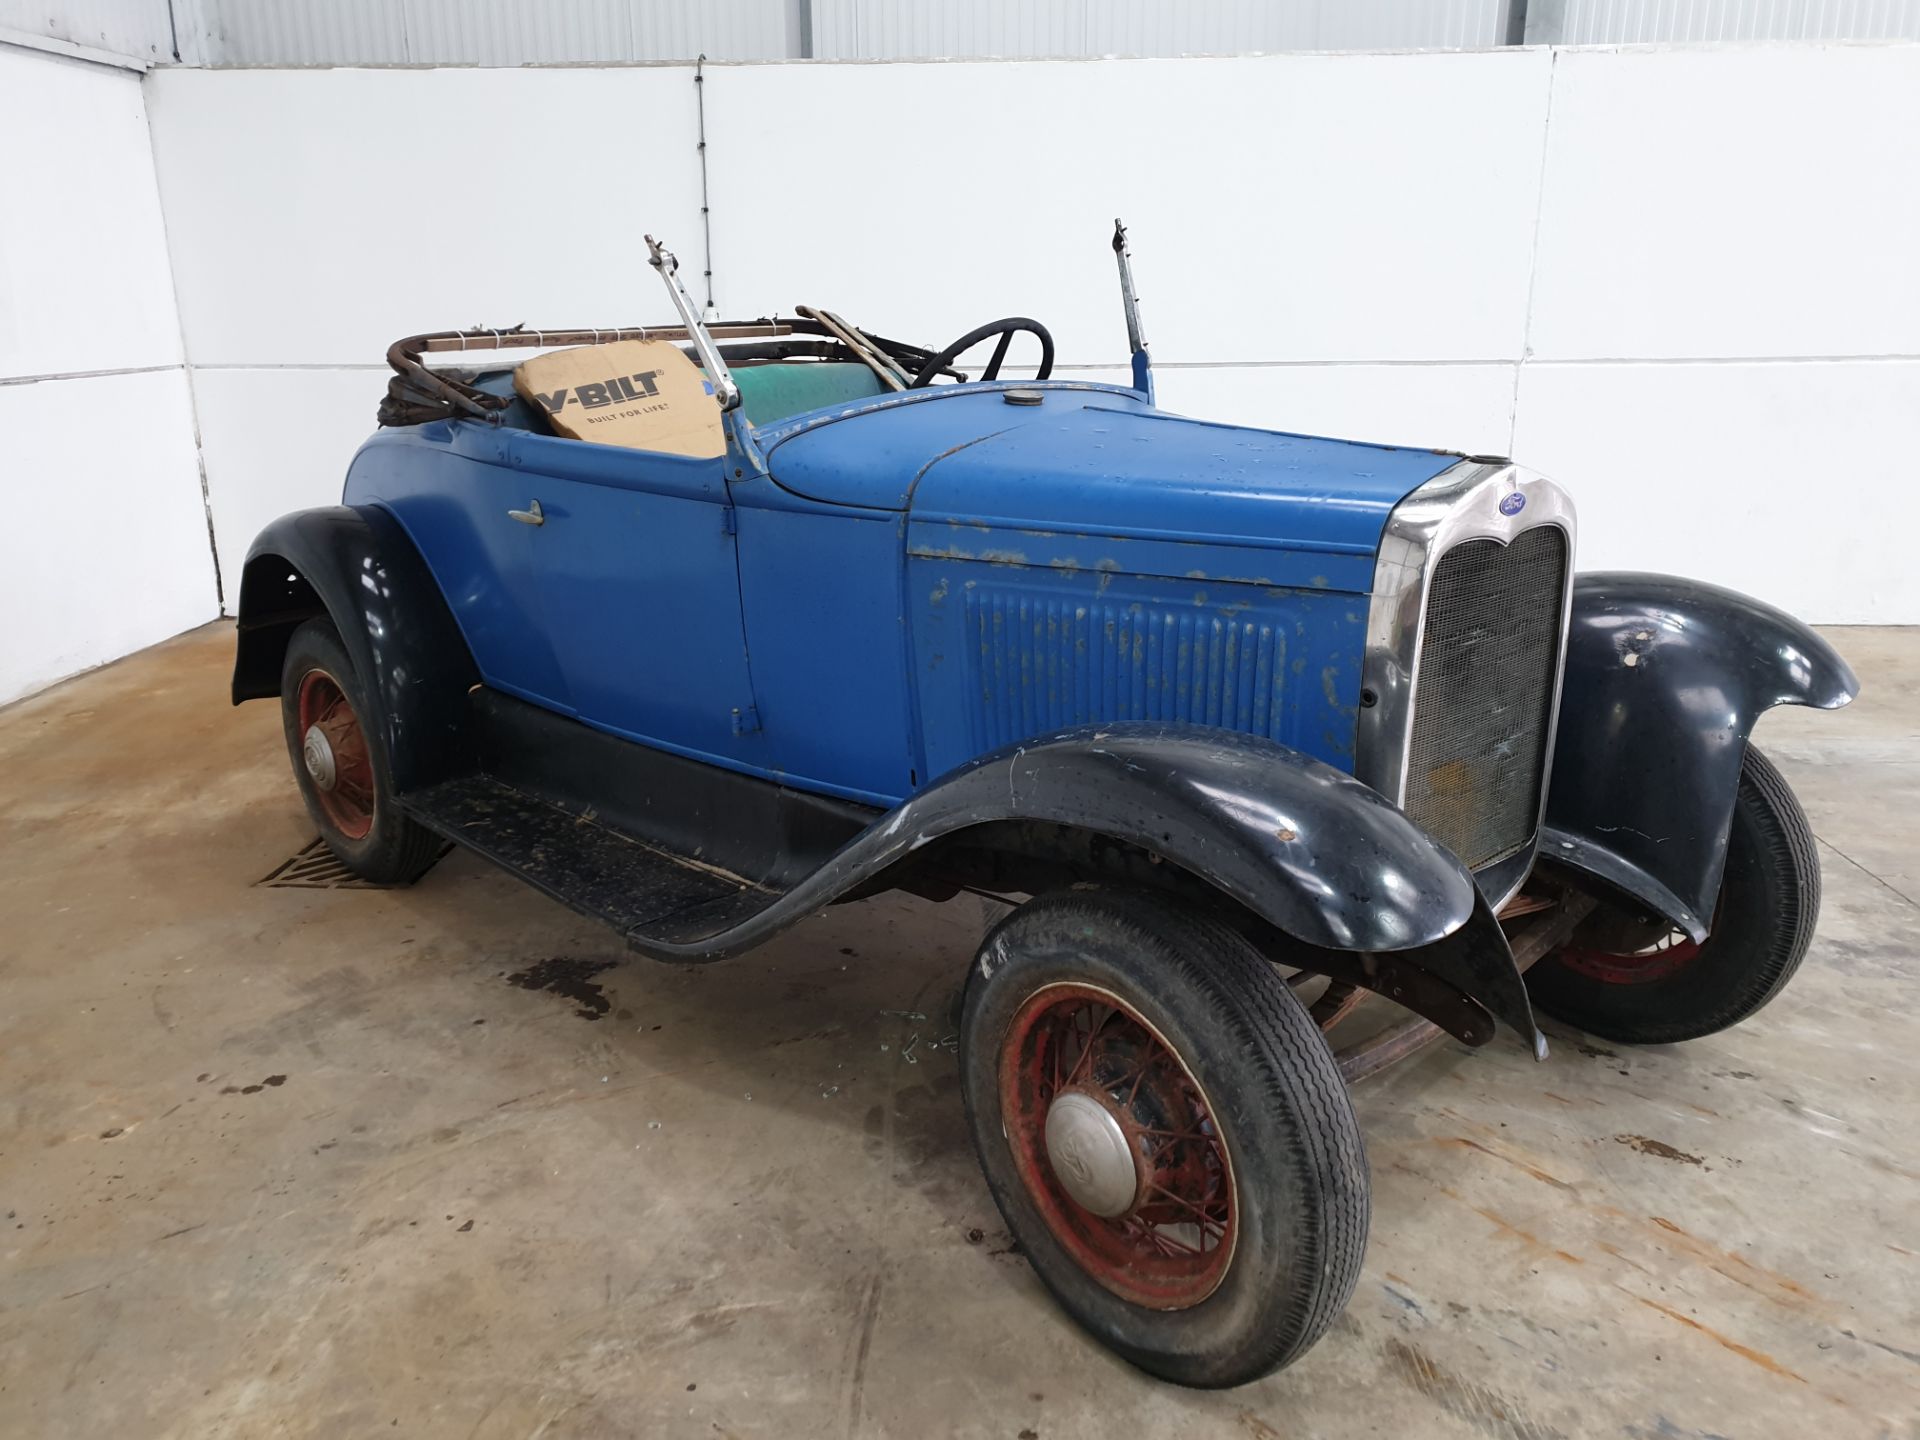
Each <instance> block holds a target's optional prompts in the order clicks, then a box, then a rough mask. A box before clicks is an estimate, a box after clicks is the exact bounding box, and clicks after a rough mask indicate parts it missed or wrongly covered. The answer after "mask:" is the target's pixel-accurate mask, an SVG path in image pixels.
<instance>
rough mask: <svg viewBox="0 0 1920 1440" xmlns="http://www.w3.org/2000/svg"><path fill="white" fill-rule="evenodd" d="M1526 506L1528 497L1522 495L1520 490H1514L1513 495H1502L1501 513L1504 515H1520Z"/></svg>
mask: <svg viewBox="0 0 1920 1440" xmlns="http://www.w3.org/2000/svg"><path fill="white" fill-rule="evenodd" d="M1526 508H1527V497H1526V496H1524V495H1522V494H1521V493H1520V492H1519V491H1518V490H1516V491H1514V492H1513V493H1512V494H1511V495H1506V496H1502V497H1501V500H1500V513H1501V514H1502V515H1518V514H1519V513H1520V512H1521V511H1522V510H1524V509H1526Z"/></svg>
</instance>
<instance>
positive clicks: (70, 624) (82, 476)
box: [0, 370, 219, 704]
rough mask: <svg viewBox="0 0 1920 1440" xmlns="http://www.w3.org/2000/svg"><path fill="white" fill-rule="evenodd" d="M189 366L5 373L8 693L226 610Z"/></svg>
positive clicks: (2, 685) (0, 414)
mask: <svg viewBox="0 0 1920 1440" xmlns="http://www.w3.org/2000/svg"><path fill="white" fill-rule="evenodd" d="M190 413H191V412H190V410H189V407H188V399H187V378H186V375H185V373H184V372H183V371H180V370H161V371H152V372H147V373H144V374H132V375H105V376H94V377H91V378H88V379H85V380H42V381H40V382H38V383H36V384H27V385H0V436H3V437H5V439H4V446H5V449H4V456H5V464H4V473H5V477H6V486H5V490H4V494H5V496H6V523H5V524H4V525H0V616H5V617H6V628H5V634H4V638H3V639H0V704H4V703H6V702H7V701H9V700H15V699H18V698H19V697H20V696H22V695H25V694H28V693H29V692H31V691H34V690H37V689H39V688H41V687H42V686H44V685H48V684H51V683H52V682H53V681H55V680H58V679H61V678H62V677H63V676H67V675H71V674H74V673H75V672H76V671H80V670H85V669H87V668H89V667H91V666H94V665H100V664H104V663H105V662H106V661H108V660H115V659H118V658H119V657H120V656H122V655H126V654H129V653H130V652H132V651H134V650H138V649H141V648H142V647H144V646H147V645H151V644H154V643H155V642H156V641H159V640H164V639H166V638H167V637H168V636H169V635H177V634H179V633H180V632H181V631H182V630H186V629H189V628H191V627H192V626H195V625H199V624H202V623H204V622H205V621H208V620H211V619H213V618H214V617H215V616H216V615H218V614H219V605H218V603H217V601H216V600H215V597H214V581H213V560H212V557H211V556H210V555H209V554H208V551H207V520H206V511H205V509H204V507H203V506H202V505H201V501H200V478H199V470H198V467H197V465H196V463H195V458H194V452H193V426H192V422H191V419H190Z"/></svg>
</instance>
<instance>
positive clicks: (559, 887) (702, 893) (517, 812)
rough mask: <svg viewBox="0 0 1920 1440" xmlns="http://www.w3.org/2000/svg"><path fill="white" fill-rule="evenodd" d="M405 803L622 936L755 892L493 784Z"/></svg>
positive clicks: (464, 782) (429, 793) (425, 820)
mask: <svg viewBox="0 0 1920 1440" xmlns="http://www.w3.org/2000/svg"><path fill="white" fill-rule="evenodd" d="M400 803H401V805H402V806H403V807H404V808H405V810H406V811H407V813H408V814H409V815H411V816H413V818H414V819H416V820H418V821H419V822H420V823H421V824H423V825H425V826H427V827H428V828H429V829H432V830H436V831H438V832H439V833H440V834H442V835H444V836H446V837H447V838H448V839H449V840H452V841H454V842H456V843H457V844H460V845H464V846H466V847H467V848H468V849H469V850H474V851H477V852H478V853H479V854H481V855H484V856H485V857H486V858H487V859H489V860H491V861H493V862H494V863H495V864H497V865H500V866H502V867H503V868H505V869H507V870H509V871H511V872H512V873H513V874H515V875H518V876H519V877H520V878H521V879H522V880H525V881H526V882H527V883H528V884H529V885H532V886H534V887H535V888H537V889H540V890H543V891H545V892H546V893H547V894H549V895H551V896H552V897H553V898H554V899H556V900H558V901H560V902H562V903H563V904H566V905H569V906H571V907H572V908H573V909H575V910H578V911H579V912H580V913H581V914H583V915H590V916H592V917H593V918H595V919H597V920H604V921H606V922H607V923H608V924H609V925H612V926H614V927H615V928H616V929H618V930H620V931H622V932H623V933H624V932H626V931H629V930H632V929H634V928H636V927H648V926H652V925H655V924H658V923H659V922H661V921H663V920H665V919H667V918H668V917H670V916H673V915H676V914H678V913H680V912H681V911H684V910H687V909H689V908H692V907H695V906H702V905H707V904H710V903H712V902H714V901H721V900H737V899H739V898H741V897H742V896H743V894H744V893H745V892H749V891H752V890H753V889H754V888H755V887H753V886H751V885H749V884H748V883H747V882H746V881H745V880H742V879H740V878H738V877H737V876H732V875H728V874H726V873H725V872H723V871H718V870H715V869H712V868H711V867H707V866H701V865H698V864H696V863H692V862H689V861H687V860H683V859H680V858H678V857H676V856H673V855H670V854H668V853H666V852H665V851H663V850H657V849H655V848H653V847H652V846H650V845H647V844H644V843H643V842H641V841H640V840H637V839H635V838H634V837H633V836H631V835H628V834H626V833H624V832H622V831H619V830H615V829H612V828H611V827H609V826H606V825H602V824H600V823H599V822H597V821H595V820H591V819H587V818H585V817H583V816H580V815H575V814H573V813H571V812H569V811H567V810H564V809H562V808H561V807H560V806H558V805H555V804H552V803H550V802H549V801H546V800H542V799H539V798H538V797H536V796H533V795H529V794H526V793H525V792H523V791H520V790H515V789H514V788H513V787H511V786H509V785H505V784H503V783H501V782H500V781H498V780H495V779H493V778H492V777H491V776H487V775H470V776H467V777H465V778H463V779H460V780H448V781H444V782H443V783H441V784H439V785H434V786H431V787H429V788H428V789H425V790H417V791H413V792H412V793H410V794H408V795H406V796H404V797H402V799H401V802H400ZM765 898H767V897H764V896H763V897H762V901H763V903H764V899H765Z"/></svg>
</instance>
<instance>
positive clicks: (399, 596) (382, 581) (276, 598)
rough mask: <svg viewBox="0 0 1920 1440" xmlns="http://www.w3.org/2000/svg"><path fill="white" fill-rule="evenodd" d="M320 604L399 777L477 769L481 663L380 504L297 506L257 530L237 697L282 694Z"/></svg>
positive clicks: (401, 782) (418, 779)
mask: <svg viewBox="0 0 1920 1440" xmlns="http://www.w3.org/2000/svg"><path fill="white" fill-rule="evenodd" d="M320 614H325V615H326V616H328V617H329V618H330V619H332V621H333V624H334V628H335V629H337V630H338V631H339V632H340V639H341V642H342V643H343V644H344V645H345V646H346V647H347V654H348V655H350V656H351V657H352V658H353V665H354V669H355V671H356V672H357V673H358V675H359V677H360V680H361V683H362V684H363V686H364V687H365V689H366V691H367V703H368V704H369V705H370V706H371V707H372V708H373V710H374V711H375V713H374V714H373V715H372V716H369V717H364V718H365V719H367V721H368V723H370V724H372V725H374V726H376V727H377V728H378V729H379V730H380V732H381V733H382V734H383V735H384V736H385V738H386V748H387V755H388V758H389V761H390V763H391V766H392V772H393V782H394V788H395V789H396V790H400V791H406V790H411V789H414V788H416V787H418V786H421V785H430V784H432V783H434V782H435V781H437V780H442V779H445V778H447V777H448V776H450V775H454V774H458V773H461V772H462V771H463V770H465V769H468V768H470V767H471V763H472V762H471V756H470V748H469V746H470V742H469V737H468V715H469V713H470V712H469V708H468V704H467V692H468V690H470V689H471V688H472V687H473V686H474V685H476V684H478V683H479V680H480V675H479V672H478V670H477V669H476V667H475V666H474V663H473V657H472V654H471V652H470V651H469V650H468V649H467V642H466V639H465V637H464V636H462V635H461V633H460V628H459V626H458V625H457V624H456V623H455V622H454V618H453V612H452V611H451V610H449V609H448V607H447V602H446V597H445V596H444V595H442V594H441V593H440V586H439V584H438V582H437V581H435V580H434V578H433V574H432V572H431V571H430V570H428V569H427V563H426V561H425V560H423V559H422V558H421V556H420V552H419V550H417V549H416V548H415V547H414V544H413V541H412V540H411V539H410V538H409V537H408V536H407V533H406V531H404V530H403V529H401V528H400V522H399V521H397V520H395V519H394V518H393V517H392V516H391V515H389V514H387V512H386V511H384V510H381V509H379V508H377V507H375V506H370V505H355V506H349V505H330V506H327V507H325V508H324V509H318V510H300V511H296V512H295V513H293V514H291V515H285V516H282V517H281V518H280V519H278V520H276V521H274V522H273V523H272V524H271V525H269V526H268V527H267V528H266V529H265V530H263V531H261V532H260V536H259V538H258V539H257V540H255V541H254V542H253V548H252V549H251V550H249V551H248V552H247V564H246V569H245V570H244V571H243V572H242V575H241V580H240V613H239V644H238V649H237V652H236V654H235V657H234V667H233V703H234V704H236V705H238V704H239V703H240V702H241V701H243V700H255V699H265V698H267V697H269V696H275V695H278V694H279V693H280V666H281V661H282V659H283V658H284V656H285V654H286V649H287V641H288V640H289V639H290V638H291V636H292V634H293V632H294V630H295V629H296V628H297V627H298V626H299V625H300V624H301V622H303V621H305V620H308V619H311V618H313V617H315V616H317V615H320Z"/></svg>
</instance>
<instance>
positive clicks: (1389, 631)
mask: <svg viewBox="0 0 1920 1440" xmlns="http://www.w3.org/2000/svg"><path fill="white" fill-rule="evenodd" d="M1514 495H1518V496H1520V497H1521V503H1520V504H1519V505H1518V506H1517V507H1516V506H1515V505H1514V503H1513V501H1512V500H1511V499H1510V498H1509V497H1511V496H1514ZM1503 507H1504V508H1503ZM1508 510H1511V511H1512V512H1513V513H1511V514H1508V513H1507V511H1508ZM1541 525H1558V526H1559V527H1560V529H1561V530H1562V531H1563V532H1564V533H1565V534H1566V537H1567V580H1566V586H1565V589H1564V592H1563V594H1562V597H1561V602H1560V644H1559V649H1558V652H1557V660H1556V665H1555V670H1554V677H1553V701H1552V704H1551V705H1550V706H1549V707H1548V710H1547V735H1546V743H1545V746H1544V747H1543V753H1542V770H1541V775H1540V814H1539V815H1537V816H1536V817H1535V818H1534V844H1535V847H1536V848H1537V847H1538V845H1539V837H1540V829H1541V825H1542V823H1543V822H1544V820H1545V816H1546V807H1547V790H1548V788H1549V786H1550V784H1551V781H1552V778H1553V750H1554V739H1555V736H1556V732H1557V731H1558V729H1559V723H1560V688H1561V682H1562V681H1563V679H1564V678H1565V675H1566V668H1567V626H1568V623H1569V621H1570V620H1571V618H1572V611H1573V562H1574V549H1575V540H1576V537H1577V526H1576V520H1575V515H1574V508H1573V500H1572V498H1571V497H1570V496H1569V495H1568V494H1567V492H1566V491H1564V490H1562V489H1561V488H1560V487H1559V486H1558V485H1556V484H1554V483H1553V482H1552V481H1551V480H1548V479H1546V478H1544V477H1543V476H1540V475H1536V474H1534V473H1533V472H1532V471H1530V470H1524V469H1522V468H1521V467H1520V466H1518V465H1513V464H1510V463H1508V462H1506V461H1504V460H1462V461H1460V462H1459V463H1458V464H1455V465H1451V466H1449V467H1448V468H1447V469H1446V470H1444V471H1442V472H1441V473H1440V474H1438V475H1436V476H1434V478H1433V479H1431V480H1429V481H1427V483H1426V484H1424V485H1422V486H1421V487H1420V488H1419V489H1417V490H1415V491H1414V492H1413V493H1412V494H1411V495H1409V496H1407V498H1406V499H1404V500H1402V501H1401V502H1400V503H1399V504H1398V505H1396V506H1395V507H1394V510H1393V513H1392V514H1391V515H1390V516H1388V517H1387V524H1386V529H1385V532H1384V533H1383V534H1382V535H1381V537H1380V553H1379V556H1378V558H1377V559H1376V560H1375V561H1374V571H1373V594H1372V598H1371V601H1370V603H1369V605H1368V609H1367V639H1366V658H1365V659H1364V661H1363V662H1362V665H1361V672H1360V675H1361V678H1360V683H1361V687H1362V694H1361V707H1360V716H1359V722H1358V725H1357V727H1356V735H1355V764H1354V775H1355V777H1356V778H1357V779H1359V780H1361V781H1364V782H1365V783H1366V784H1368V785H1371V786H1372V787H1373V788H1374V789H1375V790H1378V791H1379V792H1380V793H1381V794H1382V795H1384V796H1386V797H1387V798H1388V799H1389V800H1391V801H1393V803H1394V804H1395V805H1399V806H1404V805H1405V804H1406V798H1407V755H1408V752H1409V750H1410V749H1411V747H1412V742H1413V713H1414V706H1415V705H1416V704H1417V703H1418V700H1419V697H1418V695H1416V694H1415V689H1416V684H1415V682H1416V679H1417V677H1418V676H1419V673H1420V646H1421V642H1422V640H1423V639H1424V638H1425V637H1424V630H1425V626H1424V621H1425V617H1426V613H1427V592H1428V588H1429V586H1430V585H1431V583H1432V579H1433V569H1434V565H1435V563H1436V562H1437V561H1438V560H1439V558H1440V557H1441V556H1442V555H1444V554H1445V553H1446V552H1447V551H1449V550H1451V549H1452V548H1453V547H1454V546H1455V545H1458V544H1460V543H1462V542H1463V541H1467V540H1497V541H1498V542H1499V543H1500V544H1502V545H1508V544H1511V543H1512V542H1513V539H1514V537H1515V536H1517V535H1520V534H1522V533H1523V532H1525V531H1528V530H1532V529H1535V528H1537V527H1538V526H1541ZM1368 695H1371V696H1372V697H1373V703H1372V704H1368V703H1367V696H1368ZM1523 853H1527V854H1528V859H1529V864H1528V865H1526V866H1516V865H1515V864H1514V860H1515V858H1517V857H1509V858H1508V859H1507V860H1504V861H1502V862H1500V863H1499V864H1498V865H1492V866H1488V867H1486V871H1485V873H1486V874H1487V878H1488V879H1489V880H1490V881H1492V882H1494V883H1495V884H1496V886H1497V887H1499V888H1504V889H1505V890H1506V893H1505V894H1502V895H1488V896H1487V900H1488V903H1489V904H1491V905H1493V906H1494V907H1495V908H1496V909H1497V908H1498V907H1499V906H1500V905H1501V904H1502V903H1503V902H1504V901H1506V900H1507V899H1508V898H1509V897H1510V896H1511V895H1512V893H1513V892H1514V891H1515V890H1518V889H1519V888H1520V885H1521V883H1522V882H1523V881H1524V880H1525V879H1526V876H1527V872H1528V870H1529V869H1530V868H1531V852H1523ZM1516 870H1517V872H1518V873H1517V875H1516V874H1515V873H1514V872H1515V871H1516Z"/></svg>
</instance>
